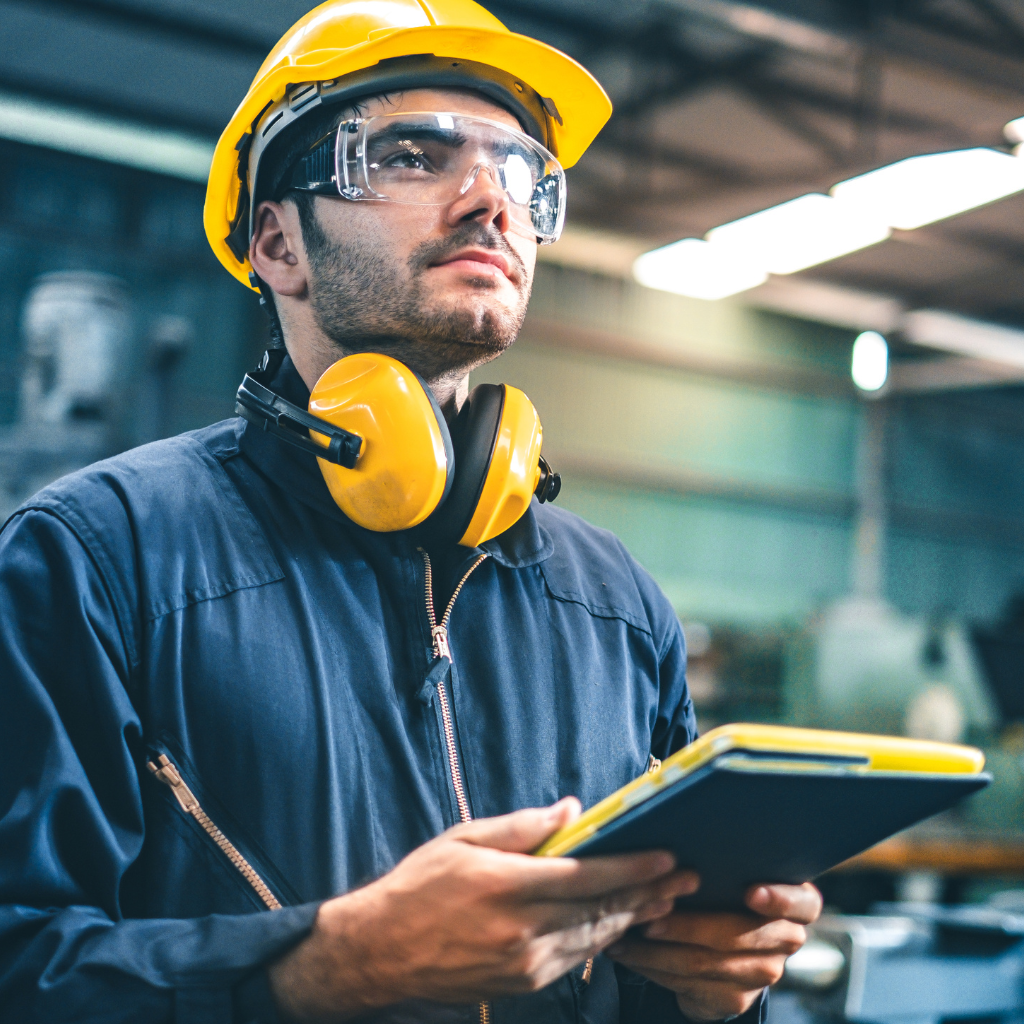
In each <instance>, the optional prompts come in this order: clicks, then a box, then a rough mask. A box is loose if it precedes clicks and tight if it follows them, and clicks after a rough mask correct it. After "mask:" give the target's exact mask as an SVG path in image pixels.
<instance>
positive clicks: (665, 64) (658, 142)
mask: <svg viewBox="0 0 1024 1024" xmlns="http://www.w3.org/2000/svg"><path fill="white" fill-rule="evenodd" d="M484 5H485V6H486V7H488V8H489V9H490V10H491V11H492V12H493V13H494V14H496V15H497V16H498V17H500V18H501V19H502V20H503V21H504V22H505V23H506V24H507V25H508V26H509V27H510V28H512V29H514V30H517V31H522V32H527V33H530V34H533V35H536V36H538V37H540V38H542V39H544V40H546V41H548V42H550V43H552V44H554V45H556V46H559V47H561V48H562V49H564V50H566V51H567V52H569V53H570V54H572V55H573V56H574V57H576V58H577V59H578V60H580V61H581V62H583V63H584V64H585V65H586V66H587V67H589V68H590V69H591V70H593V71H594V72H595V74H596V75H597V76H598V77H599V78H600V79H601V81H602V82H603V83H604V85H605V87H606V88H607V89H608V91H609V93H610V94H611V96H612V99H613V101H614V103H615V107H616V112H615V115H614V117H613V118H612V120H611V122H610V123H609V125H608V126H607V128H606V129H605V130H604V132H603V133H602V134H601V136H600V137H599V139H598V141H597V143H596V144H595V145H594V147H593V148H592V150H591V151H590V153H588V155H587V156H586V157H585V158H584V159H583V161H582V162H581V163H580V164H579V166H578V167H577V168H574V169H573V171H571V172H570V181H571V186H570V187H571V207H570V211H571V212H570V220H571V222H573V223H576V224H583V225H587V226H590V227H594V228H600V229H604V230H608V231H615V232H619V233H624V234H629V235H635V236H639V237H640V238H642V239H644V240H645V241H648V242H650V243H651V244H658V243H663V242H669V241H674V240H676V239H679V238H683V237H687V236H695V237H700V236H702V235H703V234H704V233H705V232H706V231H708V230H709V229H710V228H712V227H715V226H716V225H719V224H722V223H724V222H726V221H730V220H733V219H735V218H738V217H741V216H744V215H746V214H749V213H753V212H755V211H757V210H761V209H764V208H766V207H769V206H772V205H774V204H777V203H779V202H782V201H785V200H787V199H792V198H794V197H797V196H800V195H803V194H805V193H807V192H827V191H828V189H829V188H830V187H831V186H832V185H834V184H835V183H837V182H839V181H841V180H844V179H846V178H849V177H852V176H854V175H856V174H859V173H862V172H863V171H866V170H869V169H871V168H874V167H878V166H881V165H884V164H888V163H891V162H893V161H895V160H898V159H901V158H903V157H907V156H912V155H916V154H921V153H928V152H937V151H942V150H948V149H959V148H965V147H971V146H991V147H1005V146H1006V140H1005V139H1004V136H1003V131H1002V129H1003V125H1004V124H1005V123H1006V122H1007V121H1009V120H1011V119H1013V118H1016V117H1020V116H1021V115H1024V0H890V2H881V0H875V2H871V0H774V2H767V0H766V2H763V3H757V4H753V3H732V2H727V0H632V2H630V3H625V4H624V3H621V2H617V0H484ZM307 9H308V3H307V2H306V0H275V2H273V3H271V2H270V0H246V2H244V3H243V2H241V0H0V25H2V26H3V31H2V33H0V87H4V88H6V89H8V90H13V91H17V92H20V93H28V94H34V95H39V96H41V97H45V98H50V99H57V100H59V101H61V102H62V103H65V104H74V105H78V106H80V107H82V108H85V109H90V110H103V111H108V112H114V113H117V114H121V115H124V116H127V117H131V118H133V119H135V120H141V121H145V122H151V123H154V124H158V125H162V126H167V125H172V126H178V127H182V128H188V129H191V130H193V131H198V132H200V133H204V134H207V135H211V136H212V135H216V134H217V133H218V132H219V130H220V128H221V127H222V126H223V125H224V124H225V122H226V121H227V119H228V117H229V116H230V114H231V112H232V110H233V109H234V107H235V105H236V104H237V102H238V101H239V99H240V98H241V97H242V95H243V93H244V91H245V89H246V86H247V85H248V83H249V81H250V80H251V78H252V76H253V74H254V72H255V70H256V69H257V67H258V66H259V64H260V63H261V61H262V59H263V57H264V56H265V54H266V52H267V51H268V49H269V48H270V46H271V45H272V44H273V43H274V41H275V40H276V39H277V37H278V36H279V35H280V34H281V33H282V32H283V31H284V30H285V29H286V28H287V27H288V26H289V25H290V24H291V23H292V22H293V21H294V20H295V19H297V18H298V17H300V16H301V15H302V14H304V13H305V11H306V10H307ZM796 276H797V277H798V278H800V279H805V280H813V281H821V282H828V283H831V284H838V285H843V286H846V287H851V288H856V289H862V290H868V291H871V292H882V293H885V294H887V295H890V296H893V297H894V298H896V299H898V300H899V301H900V302H901V303H903V304H904V305H905V306H907V307H908V308H920V307H929V308H941V309H947V310H952V311H955V312H959V313H964V314H967V315H970V316H973V317H978V318H981V319H986V320H992V321H1001V322H1004V323H1008V324H1014V325H1024V194H1021V195H1018V196H1015V197H1011V198H1009V199H1004V200H1001V201H999V202H997V203H994V204H992V205H990V206H987V207H983V208H980V209H977V210H974V211H971V212H969V213H966V214H962V215H960V216H957V217H953V218H950V219H948V220H945V221H941V222H938V223H935V224H932V225H929V226H927V227H924V228H919V229H917V230H915V231H912V232H910V231H903V232H900V231H897V232H895V233H894V235H893V237H892V238H890V239H889V240H887V241H885V242H882V243H880V244H878V245H874V246H872V247H870V248H868V249H864V250H861V251H859V252H856V253H853V254H851V255H848V256H845V257H842V258H840V259H836V260H833V261H831V262H829V263H826V264H821V265H819V266H817V267H814V268H812V269H811V270H807V271H804V272H802V273H801V274H799V275H796Z"/></svg>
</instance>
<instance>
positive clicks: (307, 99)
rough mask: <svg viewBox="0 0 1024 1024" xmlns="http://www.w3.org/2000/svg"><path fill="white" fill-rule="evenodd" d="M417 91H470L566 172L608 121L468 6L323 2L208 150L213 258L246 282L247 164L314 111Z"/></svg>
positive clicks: (593, 90)
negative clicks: (504, 112) (492, 102)
mask: <svg viewBox="0 0 1024 1024" xmlns="http://www.w3.org/2000/svg"><path fill="white" fill-rule="evenodd" d="M416 87H421V88H422V87H435V88H445V87H447V88H473V89H475V90H477V91H479V92H482V93H484V94H485V95H488V96H490V97H491V98H494V99H496V100H497V101H498V102H499V103H500V104H501V105H503V106H505V107H508V108H510V109H511V111H512V113H514V114H516V116H517V117H518V118H519V120H520V122H521V123H522V125H523V127H524V130H526V131H528V132H529V133H530V134H532V135H534V136H536V137H538V139H539V141H541V142H543V143H544V145H546V146H547V148H548V149H550V150H551V151H552V152H553V153H554V154H555V155H556V156H557V157H558V159H559V161H560V162H561V164H562V165H563V166H564V167H571V166H572V165H573V164H574V163H575V162H576V161H577V160H578V159H579V158H580V157H581V156H582V155H583V153H584V151H585V150H586V149H587V147H588V146H589V145H590V143H591V142H593V140H594V138H595V136H596V135H597V133H598V132H599V131H600V130H601V128H602V127H604V124H605V122H607V120H608V118H609V117H610V116H611V112H612V105H611V101H610V100H609V99H608V96H607V95H606V94H605V91H604V90H603V89H602V88H601V86H600V84H599V83H598V82H597V80H596V79H595V78H594V77H593V75H591V74H590V72H588V71H587V70H586V69H585V68H583V67H582V66H581V65H579V64H577V63H576V61H574V60H573V59H572V58H571V57H568V56H566V54H564V53H562V52H561V51H560V50H556V49H554V47H551V46H548V45H547V44H546V43H541V42H538V41H537V40H536V39H530V38H529V37H528V36H522V35H518V34H516V33H514V32H510V31H509V30H508V29H507V28H505V26H504V25H503V24H502V23H501V22H500V21H498V19H497V18H495V17H494V16H493V15H491V14H490V13H488V12H487V11H486V10H484V8H483V7H481V6H480V5H479V4H477V3H474V2H473V0H328V2H327V3H324V4H321V5H320V6H319V7H316V8H314V9H313V10H312V11H310V12H309V14H307V15H306V16H305V17H304V18H301V19H300V20H299V21H297V22H296V23H295V24H294V25H293V26H292V27H291V28H290V29H289V30H288V31H287V32H286V33H285V34H284V36H283V37H282V38H281V40H280V41H279V42H278V44H277V45H276V46H275V47H274V49H273V50H271V52H270V54H269V56H268V57H267V59H266V60H265V61H264V62H263V66H262V67H261V68H260V69H259V71H258V72H257V73H256V77H255V79H254V80H253V83H252V85H251V86H250V87H249V92H248V93H247V94H246V97H245V99H244V100H243V101H242V103H241V105H240V106H239V107H238V109H237V110H236V111H235V113H234V115H233V116H232V118H231V120H230V122H228V126H227V128H225V129H224V133H223V134H222V135H221V137H220V140H219V141H218V143H217V148H216V149H215V150H214V154H213V163H212V166H211V167H210V177H209V182H208V184H207V188H206V206H205V208H204V211H203V223H204V226H205V228H206V237H207V239H208V240H209V242H210V245H211V247H212V248H213V251H214V253H215V254H216V256H217V258H218V259H219V260H220V261H221V263H223V264H224V266H225V267H226V268H227V269H228V270H229V271H230V272H231V273H232V274H233V275H234V276H235V277H236V278H238V280H239V281H241V282H242V283H243V284H246V285H249V286H250V287H251V286H252V285H251V283H250V281H249V272H250V270H251V267H250V265H249V260H248V248H249V237H250V234H249V233H250V211H249V205H250V193H251V192H252V190H253V189H254V187H257V183H256V182H254V181H252V180H250V177H251V175H250V168H251V167H252V166H253V159H251V158H252V157H253V156H255V159H256V162H257V163H258V159H259V155H260V154H261V153H262V152H263V151H265V149H266V147H267V146H268V145H270V143H271V142H272V141H273V139H275V138H280V137H281V136H280V133H281V132H282V131H283V130H284V128H286V127H288V126H290V125H291V124H293V123H294V122H295V121H296V120H298V119H299V118H300V117H303V116H305V115H306V114H307V113H308V112H309V111H311V110H313V109H315V108H316V107H317V106H320V105H322V104H326V103H343V102H346V101H351V100H355V99H357V98H359V97H363V96H366V95H370V94H373V93H375V92H384V91H387V90H388V89H391V90H400V89H409V88H416Z"/></svg>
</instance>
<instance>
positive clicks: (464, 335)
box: [307, 223, 529, 381]
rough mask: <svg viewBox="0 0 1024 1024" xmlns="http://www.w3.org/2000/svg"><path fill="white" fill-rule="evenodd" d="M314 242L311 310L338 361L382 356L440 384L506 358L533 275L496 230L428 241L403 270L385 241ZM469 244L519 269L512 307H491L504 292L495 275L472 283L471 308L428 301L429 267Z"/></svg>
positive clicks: (463, 231) (469, 230) (469, 229)
mask: <svg viewBox="0 0 1024 1024" xmlns="http://www.w3.org/2000/svg"><path fill="white" fill-rule="evenodd" d="M310 241H314V240H307V252H308V253H309V259H310V270H311V281H310V289H309V299H310V307H311V309H312V311H313V315H314V317H315V319H316V322H317V326H318V327H319V328H320V330H321V331H323V333H324V334H325V335H326V336H327V337H328V338H329V339H330V340H331V342H332V343H333V344H334V345H335V346H337V348H338V357H339V358H340V357H341V356H342V355H347V354H350V353H352V352H383V353H384V354H385V355H389V356H392V357H394V358H395V359H398V360H400V361H401V362H403V363H405V364H406V365H407V366H409V367H411V368H412V369H413V370H415V371H416V372H417V373H418V374H419V375H420V376H421V377H423V378H424V379H425V380H428V381H435V380H440V379H444V378H450V377H453V376H461V375H462V374H465V373H467V372H468V371H469V370H472V369H473V368H474V367H476V366H480V365H482V364H483V363H486V362H488V361H490V360H491V359H493V358H494V357H495V356H497V355H500V354H501V353H502V352H504V351H505V350H506V349H507V348H509V346H511V345H512V343H513V342H514V341H515V340H516V337H517V336H518V334H519V331H520V328H521V327H522V324H523V318H524V316H525V315H526V305H527V301H528V299H529V275H528V273H527V270H526V266H525V264H524V263H523V261H522V258H521V257H520V256H519V254H518V253H517V252H516V251H515V250H514V249H513V248H512V246H511V245H510V244H509V242H508V240H507V239H506V238H505V237H504V235H502V234H501V233H500V232H499V231H497V229H495V228H492V227H489V226H487V225H483V224H479V223H471V224H467V225H465V226H464V227H462V228H460V229H458V230H457V231H455V232H453V233H452V234H451V235H448V236H447V237H445V238H443V239H432V240H430V241H427V242H423V243H422V244H421V245H419V246H417V247H416V249H415V250H414V251H413V253H412V255H411V256H410V257H409V259H408V261H407V263H406V265H405V266H404V267H403V265H402V264H401V263H400V262H399V261H398V260H397V259H395V257H394V256H392V255H391V254H390V253H389V251H388V250H387V248H386V246H385V245H383V244H381V243H380V242H379V241H373V240H368V239H367V240H364V239H360V240H358V241H356V242H355V243H351V242H349V241H347V240H346V243H345V244H343V245H337V244H335V243H332V242H330V241H329V240H328V239H327V238H325V237H324V238H322V239H317V240H315V241H316V242H322V243H326V244H320V245H316V244H315V242H314V244H313V245H310V244H309V243H310ZM468 246H474V247H479V248H483V249H491V250H495V251H498V252H501V253H502V254H503V255H504V256H505V257H506V258H507V259H508V260H509V261H510V262H511V263H512V265H513V266H514V267H515V268H516V271H517V277H518V281H517V282H515V286H516V289H517V291H518V302H517V303H516V305H515V307H514V308H509V307H507V306H505V305H503V304H499V303H493V304H492V303H488V302H486V299H485V296H486V295H487V293H488V292H493V291H495V290H496V289H497V287H498V283H497V282H495V281H494V280H493V279H491V278H490V277H481V278H479V279H478V280H476V281H474V287H475V289H476V291H477V293H478V295H480V296H481V299H480V301H477V302H473V303H471V304H470V305H468V306H467V305H462V304H459V303H458V302H456V301H452V302H449V303H445V301H444V300H443V299H441V300H440V301H438V300H436V299H435V300H433V301H431V299H430V298H428V297H427V295H426V294H425V288H424V286H423V274H424V272H425V271H426V270H427V268H428V267H430V266H431V265H432V264H435V263H437V262H438V261H439V260H442V259H444V258H445V257H446V256H448V255H450V254H453V253H455V252H457V251H458V250H460V249H464V248H466V247H468Z"/></svg>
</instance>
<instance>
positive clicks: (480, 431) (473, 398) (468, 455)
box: [435, 384, 505, 542]
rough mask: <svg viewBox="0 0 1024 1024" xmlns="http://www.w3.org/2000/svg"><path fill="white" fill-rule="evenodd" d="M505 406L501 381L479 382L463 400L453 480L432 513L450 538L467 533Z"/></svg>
mask: <svg viewBox="0 0 1024 1024" xmlns="http://www.w3.org/2000/svg"><path fill="white" fill-rule="evenodd" d="M504 406H505V385H504V384H478V385H477V386H476V387H475V388H473V391H472V393H471V394H470V396H469V397H468V398H467V399H466V402H465V404H464V405H463V407H462V411H461V412H460V413H459V418H458V421H457V423H456V425H455V431H454V433H455V443H456V450H455V482H454V484H453V485H452V488H451V493H450V494H449V495H448V500H447V501H446V502H445V503H444V504H443V505H442V506H441V507H440V508H439V509H438V510H437V512H436V513H435V515H437V516H439V517H443V521H444V534H445V536H446V537H449V538H451V540H452V541H453V542H454V541H458V539H459V538H460V537H461V536H462V535H463V534H464V533H465V532H466V529H467V527H468V526H469V522H470V520H471V519H472V518H473V513H474V512H475V511H476V506H477V502H479V500H480V495H481V493H482V492H483V489H484V481H485V480H486V479H487V471H488V470H489V469H490V466H491V456H492V455H493V454H494V442H495V441H496V440H497V437H498V427H499V426H500V425H501V413H502V409H503V408H504Z"/></svg>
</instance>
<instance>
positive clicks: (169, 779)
mask: <svg viewBox="0 0 1024 1024" xmlns="http://www.w3.org/2000/svg"><path fill="white" fill-rule="evenodd" d="M146 767H147V768H148V769H149V770H150V771H151V772H152V773H153V775H154V776H156V778H158V779H159V780H160V781H161V782H162V783H163V784H164V785H165V786H168V787H170V790H171V792H172V793H173V794H174V798H175V800H177V801H178V806H179V807H181V809H182V810H183V811H184V812H185V813H186V814H191V815H192V817H193V818H195V819H196V821H197V822H199V825H200V827H201V828H202V830H203V831H204V832H205V833H206V834H207V835H208V836H209V837H210V838H211V839H212V840H213V841H214V842H215V843H216V844H217V848H218V849H219V850H220V851H221V853H223V854H224V856H225V857H227V859H228V860H229V861H231V863H232V865H233V866H234V867H235V868H237V870H238V872H239V873H240V874H241V876H242V877H243V878H244V879H245V880H246V881H247V882H248V883H249V885H251V886H252V887H253V889H255V890H256V895H257V896H259V898H260V899H261V900H262V901H263V904H264V906H265V907H266V908H267V909H268V910H280V909H281V903H280V902H279V900H278V898H277V897H276V896H275V895H274V894H273V893H272V892H271V891H270V887H269V886H268V885H267V883H266V882H264V881H263V879H262V878H260V876H259V873H258V872H257V871H256V869H255V868H254V867H253V866H252V865H251V864H250V863H249V862H248V861H247V860H246V859H245V858H244V857H243V856H242V855H241V853H239V851H238V848H237V847H236V846H235V844H234V843H232V842H231V840H230V839H228V837H227V836H226V835H224V833H223V832H221V830H220V829H219V828H217V826H216V825H215V824H214V823H213V822H212V821H211V820H210V818H209V816H208V815H207V813H206V811H204V810H203V809H202V807H201V806H200V805H199V801H198V800H197V799H196V797H195V794H194V793H193V792H192V790H191V789H189V788H188V786H187V785H186V784H185V780H184V779H183V778H182V777H181V773H180V772H179V771H178V769H177V768H176V767H175V766H174V765H173V764H172V763H171V760H170V758H168V757H167V755H166V754H161V755H160V756H159V757H158V758H157V759H156V761H155V762H153V761H147V762H146Z"/></svg>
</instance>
